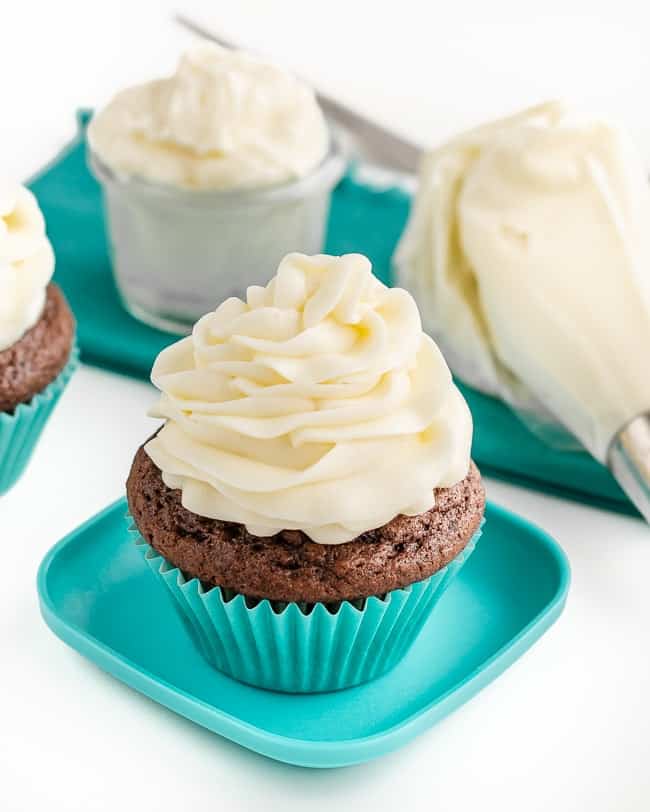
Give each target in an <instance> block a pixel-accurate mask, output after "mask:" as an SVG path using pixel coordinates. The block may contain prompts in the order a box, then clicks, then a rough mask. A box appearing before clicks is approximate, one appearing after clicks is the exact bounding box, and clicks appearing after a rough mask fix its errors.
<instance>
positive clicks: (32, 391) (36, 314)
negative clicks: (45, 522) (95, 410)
mask: <svg viewBox="0 0 650 812" xmlns="http://www.w3.org/2000/svg"><path fill="white" fill-rule="evenodd" d="M53 271H54V254H53V252H52V247H51V245H50V243H49V241H48V239H47V237H46V235H45V222H44V220H43V215H42V214H41V211H40V209H39V207H38V203H37V202H36V199H35V197H34V196H33V194H32V193H31V192H30V191H29V190H28V189H26V188H24V187H22V186H18V185H12V184H4V185H0V494H2V493H4V492H5V491H7V490H9V488H10V487H11V486H12V485H13V484H14V483H15V482H16V480H17V479H18V478H19V476H20V475H21V474H22V472H23V470H24V468H25V466H26V465H27V462H28V461H29V458H30V456H31V454H32V451H33V449H34V446H35V445H36V442H37V440H38V438H39V436H40V433H41V431H42V429H43V426H44V425H45V422H46V421H47V418H48V417H49V415H50V413H51V411H52V409H53V408H54V406H55V404H56V402H57V400H58V399H59V396H60V395H61V392H62V391H63V389H64V387H65V385H66V384H67V382H68V380H69V378H70V375H71V374H72V371H73V367H74V365H75V360H76V353H75V351H74V349H73V344H74V332H75V331H74V319H73V317H72V313H71V312H70V308H69V307H68V305H67V303H66V300H65V298H64V296H63V294H62V293H61V291H60V290H59V289H58V288H57V287H56V285H54V284H52V283H51V282H50V278H51V276H52V273H53Z"/></svg>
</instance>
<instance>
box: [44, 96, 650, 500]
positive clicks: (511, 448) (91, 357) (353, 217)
mask: <svg viewBox="0 0 650 812" xmlns="http://www.w3.org/2000/svg"><path fill="white" fill-rule="evenodd" d="M77 118H78V132H77V135H76V137H75V139H74V140H73V141H72V142H71V143H70V144H69V145H68V146H67V147H66V148H65V149H64V150H63V151H62V152H61V153H60V155H58V156H57V157H56V158H55V159H54V161H52V163H51V164H50V165H49V166H47V167H46V168H45V169H44V170H43V171H42V172H40V173H39V174H38V175H37V176H36V177H35V178H33V179H32V181H31V182H30V183H29V186H30V188H31V189H32V191H33V192H34V194H35V195H36V197H37V198H38V201H39V203H40V205H41V207H42V209H43V213H44V215H45V219H46V221H47V227H48V233H49V236H50V239H51V241H52V244H53V246H54V250H55V252H56V257H57V264H56V272H55V275H54V279H55V280H56V282H58V284H59V285H60V286H61V287H62V288H63V290H64V291H65V294H66V296H67V297H68V300H69V301H70V304H71V306H72V309H73V310H74V313H75V315H76V317H77V322H78V339H79V345H80V347H81V353H82V360H83V361H85V362H86V363H89V364H95V365H96V366H100V367H104V368H106V369H111V370H115V371H118V372H123V373H126V374H128V375H133V376H135V377H138V378H148V377H149V371H150V369H151V365H152V363H153V360H154V358H155V357H156V355H157V354H158V352H160V350H161V349H162V348H163V347H165V346H166V345H167V344H169V343H171V342H172V341H175V340H176V338H177V337H176V336H173V335H170V334H169V333H164V332H160V331H159V330H154V329H152V328H151V327H148V326H146V325H144V324H141V323H140V322H139V321H137V320H136V319H134V318H133V317H131V316H130V315H129V314H128V313H127V312H126V311H125V310H124V308H123V307H122V305H121V303H120V299H119V296H118V293H117V290H116V288H115V284H114V282H113V276H112V273H111V266H110V260H109V255H108V250H107V246H106V237H105V233H104V220H103V212H102V200H101V193H100V188H99V186H98V184H97V182H96V181H95V180H94V178H93V177H92V175H91V174H90V172H89V171H88V169H87V167H86V144H85V127H86V124H87V122H88V120H89V118H90V112H89V111H81V112H80V113H79V114H78V117H77ZM409 206H410V198H409V196H408V195H407V194H406V193H404V192H402V191H401V190H399V189H387V190H378V189H375V188H369V187H368V186H365V185H363V184H361V183H359V182H357V181H355V179H354V178H353V177H352V176H350V175H348V176H347V177H345V178H344V180H343V181H342V182H341V183H340V184H339V186H338V187H337V189H336V191H335V192H334V196H333V200H332V210H331V215H330V221H329V228H328V234H327V245H326V250H327V251H328V252H329V253H332V254H344V253H348V252H360V253H363V254H366V255H367V256H368V257H369V258H370V260H371V261H372V264H373V267H374V270H375V273H376V274H377V276H379V278H380V279H381V280H382V281H384V282H386V283H387V284H390V282H391V278H390V259H391V256H392V253H393V250H394V247H395V244H396V242H397V240H398V238H399V235H400V234H401V232H402V229H403V227H404V224H405V222H406V218H407V216H408V212H409ZM215 304H216V303H215ZM461 389H462V392H463V394H464V395H465V397H466V398H467V401H468V403H469V406H470V408H471V410H472V413H473V415H474V423H475V435H474V447H473V449H472V453H473V456H474V458H475V459H476V461H477V462H478V464H479V466H481V468H482V469H483V471H484V472H485V473H489V474H491V475H493V476H498V477H502V478H504V479H508V480H511V481H514V482H517V483H520V484H523V485H526V486H529V487H531V488H535V489H537V490H543V491H548V492H551V493H554V494H557V495H563V496H568V497H571V498H574V499H578V500H580V501H583V502H588V503H593V504H597V505H600V506H602V507H608V508H611V509H614V510H619V511H622V512H626V513H635V512H636V511H635V510H634V508H633V507H632V506H631V504H630V503H629V502H628V500H627V498H626V497H625V495H624V494H623V493H622V491H621V490H620V489H619V487H618V485H617V484H616V482H615V481H614V480H613V478H612V477H611V475H610V473H609V472H608V471H607V469H606V468H604V467H603V466H602V465H600V464H599V463H597V462H596V461H595V460H593V458H592V457H591V456H589V454H587V453H585V452H582V451H578V452H573V451H557V450H555V449H553V448H551V447H549V446H547V445H546V444H545V443H544V442H543V441H542V440H540V439H539V438H538V437H536V436H535V435H533V434H531V432H530V431H529V430H528V429H527V428H526V427H525V426H524V424H523V423H522V422H521V421H520V420H519V419H518V418H517V417H516V415H515V414H514V413H513V412H512V411H511V410H510V409H509V408H508V407H507V406H505V405H504V404H503V403H501V402H500V401H498V400H495V399H494V398H491V397H487V396H486V395H482V394H480V393H479V392H477V391H475V390H473V389H470V388H469V387H466V386H463V385H461Z"/></svg>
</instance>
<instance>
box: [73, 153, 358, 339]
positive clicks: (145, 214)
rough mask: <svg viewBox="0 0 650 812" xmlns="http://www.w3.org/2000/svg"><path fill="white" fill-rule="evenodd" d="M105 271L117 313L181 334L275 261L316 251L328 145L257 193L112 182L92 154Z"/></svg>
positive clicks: (265, 274)
mask: <svg viewBox="0 0 650 812" xmlns="http://www.w3.org/2000/svg"><path fill="white" fill-rule="evenodd" d="M89 163H90V167H91V169H92V171H93V173H94V175H95V177H96V178H97V179H98V180H99V181H100V183H101V184H102V187H103V192H104V202H105V214H106V226H107V232H108V233H107V237H108V241H109V247H110V251H111V257H112V263H113V273H114V275H115V281H116V284H117V288H118V290H119V293H120V296H121V298H122V301H123V303H124V306H125V307H126V309H127V310H128V311H129V312H130V313H131V314H132V315H133V316H135V317H136V318H138V319H140V320H141V321H144V322H146V323H147V324H150V325H152V326H154V327H157V328H159V329H162V330H168V331H172V332H176V333H181V334H182V333H187V332H189V331H190V330H191V328H192V325H193V324H194V323H195V322H196V321H197V320H198V319H199V318H200V317H201V316H202V315H204V314H205V313H207V312H208V311H210V310H214V309H215V308H216V306H217V305H218V304H220V303H221V302H222V301H223V300H224V299H227V298H228V297H229V296H239V297H245V293H246V288H247V287H248V286H249V285H266V283H267V282H268V280H269V279H270V278H271V277H272V276H273V274H274V273H275V272H276V270H277V267H278V264H279V262H280V260H281V259H282V257H284V256H285V254H288V253H289V252H291V251H299V252H302V253H305V254H318V253H320V252H321V251H322V249H323V242H324V239H325V227H326V224H327V216H328V212H329V204H330V198H331V193H332V190H333V189H334V187H335V186H336V184H337V183H338V182H339V180H340V179H341V177H342V175H343V173H344V171H345V167H346V160H345V157H344V154H343V150H342V149H341V146H340V144H339V142H338V140H335V139H333V140H332V143H331V147H330V151H329V153H328V155H327V156H326V157H325V158H324V160H323V161H322V162H321V163H320V164H319V165H318V166H317V167H316V168H315V169H314V170H313V171H312V172H311V173H310V174H309V175H306V176H305V177H303V178H300V179H299V180H297V181H292V182H290V183H286V184H281V185H277V186H272V187H264V188H259V189H234V190H192V189H183V188H177V187H172V186H163V185H161V184H155V183H151V182H149V181H145V180H142V179H140V178H136V177H124V176H120V175H119V174H118V173H117V172H114V171H113V170H111V169H110V168H109V167H107V166H106V164H104V163H103V162H102V161H101V159H100V158H99V157H98V156H97V155H96V154H94V153H92V152H91V153H90V155H89Z"/></svg>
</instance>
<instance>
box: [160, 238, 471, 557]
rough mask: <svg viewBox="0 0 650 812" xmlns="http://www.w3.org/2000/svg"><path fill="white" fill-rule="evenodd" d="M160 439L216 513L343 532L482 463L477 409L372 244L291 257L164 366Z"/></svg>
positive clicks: (384, 516) (368, 525) (176, 482)
mask: <svg viewBox="0 0 650 812" xmlns="http://www.w3.org/2000/svg"><path fill="white" fill-rule="evenodd" d="M151 377H152V381H153V382H154V384H155V385H156V386H157V387H158V388H159V389H160V390H161V392H162V396H161V398H160V400H159V402H158V405H157V408H156V409H155V411H154V412H153V414H154V416H158V417H163V418H165V419H166V423H165V425H164V426H163V428H162V429H161V430H160V431H159V433H158V434H157V435H156V436H155V437H154V439H152V440H151V441H149V443H147V445H146V447H145V450H146V452H147V454H148V455H149V456H150V457H151V459H152V460H153V462H154V463H155V464H156V466H157V467H158V468H159V469H160V470H161V471H162V476H163V480H164V482H165V484H166V485H167V486H168V487H169V488H172V489H180V491H181V493H182V503H183V505H184V507H186V508H187V509H188V510H190V511H192V512H193V513H196V514H198V515H200V516H205V517H208V518H213V519H220V520H222V521H227V522H236V523H239V524H243V525H245V526H246V528H247V530H248V532H249V533H251V534H252V535H255V536H262V537H264V536H272V535H274V534H275V533H278V532H279V531H281V530H302V531H303V532H304V533H305V534H306V535H307V536H308V537H309V538H311V539H312V540H313V541H316V542H320V543H323V544H340V543H343V542H347V541H350V540H351V539H353V538H356V537H357V536H359V535H361V534H362V533H364V532H366V531H368V530H371V529H375V528H378V527H381V526H383V525H384V524H386V523H387V522H389V521H390V520H391V519H393V518H394V517H395V516H397V515H400V514H404V515H407V516H409V515H410V516H413V515H417V514H421V513H424V512H426V511H427V510H430V509H431V508H432V507H433V505H434V501H435V499H434V488H439V487H450V486H452V485H454V484H455V483H457V482H459V481H460V480H462V479H463V478H464V477H465V476H466V475H467V473H468V469H469V455H470V445H471V435H472V421H471V416H470V413H469V410H468V408H467V405H466V403H465V401H464V400H463V398H462V396H461V395H460V393H459V392H458V390H457V389H456V387H455V386H454V384H453V382H452V379H451V375H450V372H449V369H448V368H447V365H446V363H445V361H444V359H443V357H442V355H441V354H440V352H439V350H438V348H437V347H436V345H435V343H434V342H433V341H432V340H431V339H430V338H429V337H428V336H426V335H425V334H424V333H423V332H422V328H421V324H420V317H419V314H418V310H417V307H416V305H415V302H414V301H413V299H412V298H411V296H410V295H409V294H408V293H407V292H406V291H404V290H401V289H399V288H387V287H385V286H384V285H383V284H382V283H381V282H379V281H378V280H377V279H376V278H375V277H374V276H373V275H372V272H371V266H370V262H369V261H368V260H367V259H366V258H365V257H363V256H361V255H358V254H349V255H346V256H342V257H333V256H324V255H319V256H313V257H309V256H305V255H302V254H289V255H288V256H287V257H285V258H284V260H283V261H282V262H281V264H280V267H279V269H278V272H277V275H276V276H275V277H274V278H273V279H272V280H271V281H270V282H269V284H268V285H267V286H266V287H258V286H255V287H250V288H248V291H247V296H246V301H245V302H244V301H241V300H240V299H237V298H231V299H228V300H226V301H225V302H224V303H223V304H222V305H221V306H220V307H218V308H217V310H216V311H215V312H213V313H209V314H207V315H206V316H204V317H203V318H202V319H201V320H200V321H199V322H197V324H196V325H195V327H194V331H193V333H192V335H191V336H189V337H187V338H185V339H182V340H181V341H179V342H177V343H176V344H173V345H172V346H171V347H169V348H167V349H166V350H163V352H162V353H161V354H160V355H159V356H158V359H157V360H156V363H155V364H154V368H153V371H152V376H151Z"/></svg>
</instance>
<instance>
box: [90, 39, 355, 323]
mask: <svg viewBox="0 0 650 812" xmlns="http://www.w3.org/2000/svg"><path fill="white" fill-rule="evenodd" d="M88 142H89V146H90V165H91V168H92V169H93V171H94V173H95V175H96V176H97V178H98V179H99V181H100V182H101V184H102V186H103V190H104V197H105V203H106V214H107V224H108V231H109V244H110V245H111V248H112V253H113V270H114V273H115V279H116V282H117V286H118V289H119V291H120V294H121V296H122V300H123V302H124V305H125V307H126V308H127V309H128V310H129V311H130V312H131V313H132V314H133V315H134V316H136V317H137V318H140V319H142V320H143V321H146V322H148V323H150V324H152V325H154V326H156V327H161V328H163V329H169V330H173V331H176V332H181V333H183V332H184V333H187V332H189V330H190V329H191V327H192V324H193V323H194V322H195V321H196V320H197V319H198V318H199V317H200V316H202V315H203V314H204V313H205V312H206V311H207V310H209V309H211V308H213V307H214V306H215V305H216V304H217V303H218V302H220V301H221V300H223V299H225V298H226V297H228V296H232V295H244V293H245V290H246V288H247V287H248V286H249V285H252V284H263V283H265V282H266V281H267V280H268V278H269V276H270V274H271V272H272V270H273V269H274V268H275V267H276V266H277V264H278V262H279V261H280V259H281V258H282V257H283V256H284V255H285V254H286V253H287V251H288V250H294V249H299V250H301V251H305V252H307V253H314V252H316V251H320V250H322V245H323V239H324V234H325V224H326V220H327V214H328V209H329V201H330V194H331V191H332V189H333V187H334V186H335V184H336V183H337V182H338V181H339V179H340V178H341V176H342V174H343V171H344V169H345V161H344V159H343V156H342V154H341V150H340V148H339V145H338V143H337V141H336V140H335V139H334V138H333V137H332V135H331V133H330V130H329V127H328V125H327V123H326V121H325V117H324V115H323V113H322V111H321V109H320V107H319V105H318V102H317V101H316V98H315V95H314V93H313V91H312V90H311V88H309V87H308V86H307V85H305V84H304V83H303V82H301V81H299V80H298V79H296V78H295V77H294V76H292V75H290V74H289V73H287V72H285V71H283V70H281V69H280V68H278V67H276V66H274V65H271V64H268V63H266V62H263V61H260V60H259V59H256V58H254V57H253V56H250V55H248V54H245V53H243V52H241V51H233V50H228V49H225V48H220V47H218V46H217V45H213V44H211V43H201V44H197V45H194V47H192V48H191V49H190V50H188V51H187V53H185V54H184V55H183V56H182V58H181V60H180V62H179V64H178V67H177V69H176V71H175V73H174V74H173V75H171V76H168V77H166V78H164V79H157V80H154V81H151V82H147V83H145V84H143V85H138V86H135V87H130V88H127V89H125V90H123V91H121V92H120V93H118V94H117V95H116V96H115V98H114V99H113V100H112V101H111V102H110V103H109V104H108V106H107V107H105V108H104V109H102V110H100V111H99V112H98V113H97V115H96V116H95V117H94V118H93V120H92V121H91V123H90V126H89V128H88Z"/></svg>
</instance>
